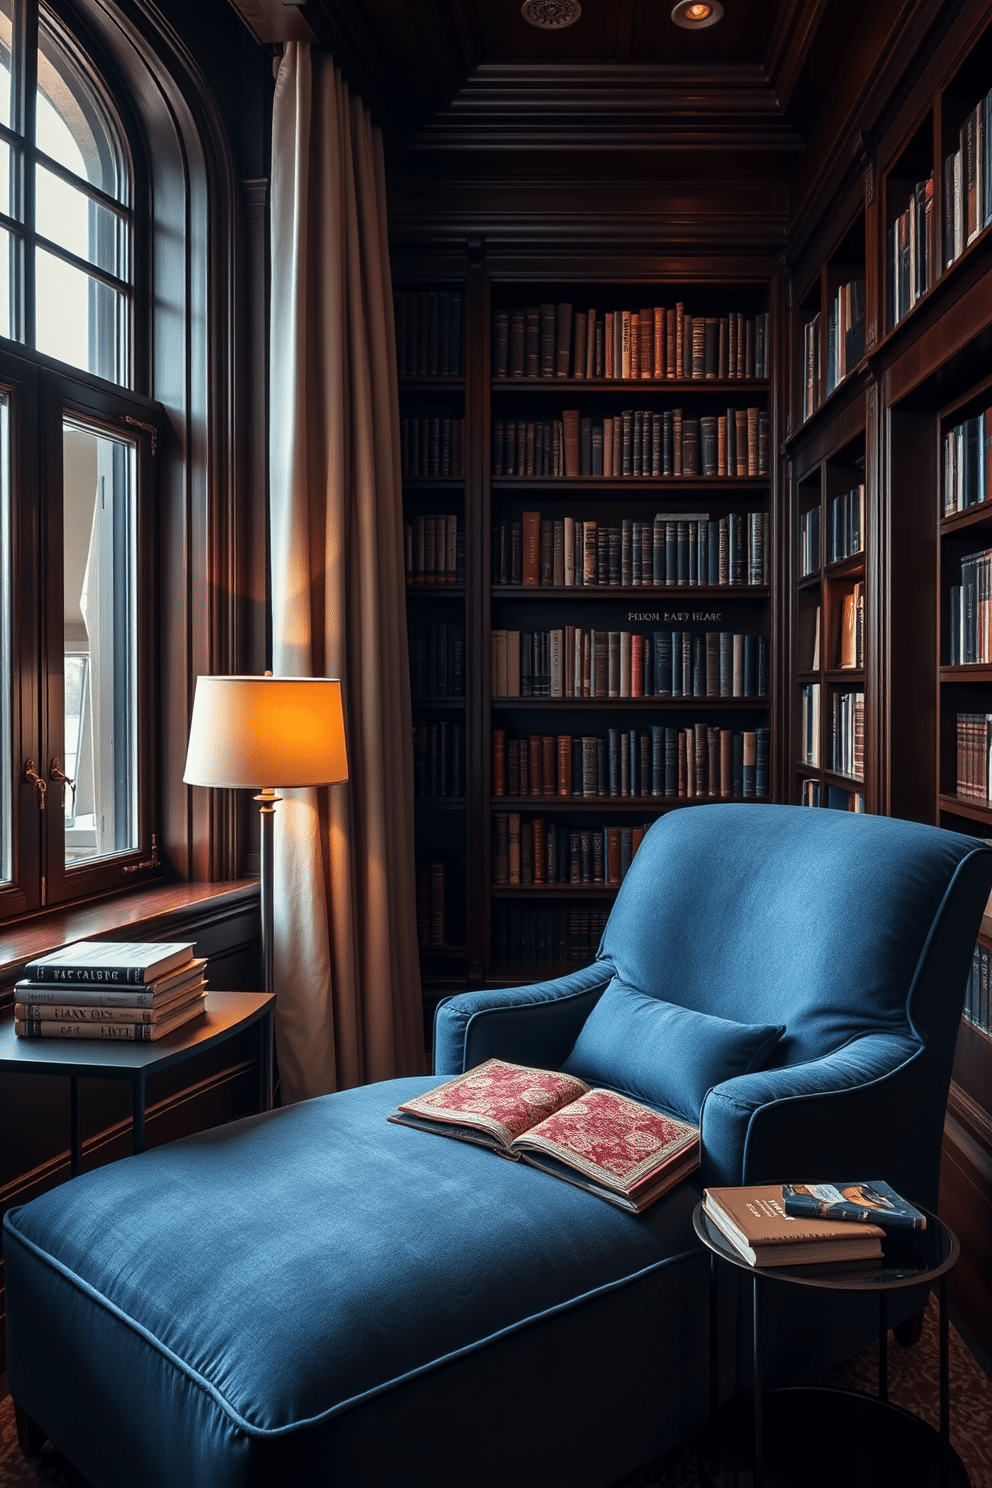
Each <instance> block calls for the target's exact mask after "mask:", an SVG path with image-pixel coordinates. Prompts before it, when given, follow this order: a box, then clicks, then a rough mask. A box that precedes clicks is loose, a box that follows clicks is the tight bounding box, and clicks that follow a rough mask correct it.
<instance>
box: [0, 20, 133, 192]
mask: <svg viewBox="0 0 992 1488" xmlns="http://www.w3.org/2000/svg"><path fill="white" fill-rule="evenodd" d="M0 3H3V0H0ZM58 32H59V23H58V21H57V20H56V19H55V18H54V17H53V16H52V14H51V13H50V12H49V11H46V10H45V9H44V8H41V9H40V11H39V17H38V94H37V103H38V126H37V127H38V148H39V149H40V150H44V152H45V154H46V155H50V156H51V157H52V159H53V160H57V161H58V163H59V165H64V166H65V167H66V169H67V170H71V171H73V172H74V173H75V174H76V175H77V176H82V178H83V179H84V180H86V181H89V182H90V183H91V185H93V186H99V187H100V189H101V190H102V191H105V192H106V193H107V195H108V196H114V197H116V198H117V199H118V201H123V200H125V196H124V192H125V189H126V182H127V172H126V170H125V168H124V163H123V161H122V158H121V152H120V149H119V148H118V145H117V131H116V129H115V127H114V126H113V124H112V123H111V121H110V120H109V119H108V117H107V114H106V110H105V108H104V106H103V103H102V99H101V97H100V93H99V90H98V88H97V87H96V86H95V85H94V83H93V82H92V81H91V80H90V79H89V78H87V77H85V76H84V75H83V73H82V72H81V71H80V68H79V67H78V66H77V64H76V62H75V61H74V59H73V58H72V56H71V54H70V53H69V50H68V48H64V47H63V46H62V45H61V44H60V41H59V34H58Z"/></svg>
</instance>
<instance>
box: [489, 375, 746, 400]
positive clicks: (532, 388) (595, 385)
mask: <svg viewBox="0 0 992 1488" xmlns="http://www.w3.org/2000/svg"><path fill="white" fill-rule="evenodd" d="M770 386H771V384H770V381H769V379H768V378H767V377H737V378H733V377H732V378H729V379H728V378H720V379H717V378H715V377H712V378H707V377H657V378H646V377H493V378H492V379H491V387H492V390H493V392H494V393H507V392H516V391H517V390H518V389H525V390H526V391H527V392H528V393H533V392H545V393H553V392H561V391H562V390H563V389H567V390H571V391H573V392H586V391H590V392H597V393H622V394H623V395H624V397H628V396H629V395H630V394H631V393H632V392H648V391H649V390H650V391H651V392H655V393H701V394H704V395H709V394H711V393H718V394H719V395H720V396H721V397H723V396H724V395H725V394H727V395H732V394H734V393H741V394H743V393H744V392H754V393H762V392H763V393H767V392H768V390H769V388H770Z"/></svg>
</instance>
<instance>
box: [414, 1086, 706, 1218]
mask: <svg viewBox="0 0 992 1488" xmlns="http://www.w3.org/2000/svg"><path fill="white" fill-rule="evenodd" d="M388 1120H390V1121H395V1122H398V1123H400V1124H401V1125H405V1126H413V1127H416V1128H418V1129H419V1130H421V1131H427V1132H432V1133H434V1134H435V1135H437V1136H445V1137H455V1138H457V1139H458V1140H459V1141H462V1142H474V1143H477V1144H478V1145H480V1146H483V1147H489V1148H491V1149H492V1150H493V1151H494V1152H496V1153H498V1154H499V1156H501V1157H506V1158H509V1159H511V1160H512V1161H518V1160H520V1159H522V1160H523V1161H524V1162H527V1163H530V1164H532V1165H533V1166H534V1167H537V1168H541V1169H542V1170H543V1171H544V1172H546V1173H550V1174H552V1175H553V1176H554V1177H556V1178H563V1179H564V1180H565V1181H566V1182H567V1183H573V1184H575V1185H576V1186H577V1187H578V1188H584V1189H586V1190H587V1191H588V1192H589V1193H593V1194H595V1195H596V1196H597V1197H598V1198H601V1199H605V1200H606V1201H607V1202H608V1203H610V1204H616V1205H617V1206H618V1207H619V1208H621V1209H627V1210H629V1211H630V1212H631V1213H635V1214H639V1213H640V1212H641V1211H642V1210H643V1209H646V1208H647V1207H648V1205H649V1204H652V1203H654V1201H655V1200H656V1199H659V1198H661V1196H662V1194H664V1193H667V1191H668V1190H669V1189H670V1188H672V1187H673V1186H674V1185H675V1184H676V1183H677V1182H678V1181H679V1179H680V1178H683V1177H684V1176H685V1175H686V1174H687V1173H691V1172H693V1171H694V1169H695V1168H696V1167H697V1166H698V1163H699V1129H698V1127H695V1126H690V1125H689V1124H688V1123H687V1122H684V1121H678V1120H676V1119H675V1118H674V1117H672V1116H664V1115H662V1114H661V1112H660V1111H654V1110H652V1109H651V1108H650V1107H648V1106H643V1105H640V1104H639V1103H638V1102H637V1101H632V1100H629V1099H628V1098H627V1097H626V1096H623V1095H618V1094H617V1093H616V1092H615V1091H612V1090H602V1089H591V1088H590V1087H589V1086H588V1085H587V1084H586V1083H585V1081H583V1080H579V1079H576V1077H575V1076H574V1075H566V1074H563V1073H560V1072H558V1071H555V1070H542V1069H531V1068H528V1067H527V1066H524V1065H517V1064H508V1063H506V1062H505V1061H504V1060H502V1059H487V1060H486V1061H485V1063H483V1064H480V1065H477V1066H476V1067H475V1068H474V1069H471V1070H468V1071H467V1072H466V1073H465V1074H463V1075H459V1076H458V1077H457V1078H456V1079H454V1080H449V1081H447V1082H446V1083H445V1084H443V1085H439V1086H438V1087H437V1088H436V1089H434V1090H429V1091H427V1092H426V1094H424V1095H420V1096H415V1097H414V1099H413V1100H409V1101H404V1102H403V1103H402V1104H401V1105H400V1106H399V1107H398V1108H397V1110H395V1111H394V1112H393V1113H392V1114H391V1115H390V1116H389V1117H388Z"/></svg>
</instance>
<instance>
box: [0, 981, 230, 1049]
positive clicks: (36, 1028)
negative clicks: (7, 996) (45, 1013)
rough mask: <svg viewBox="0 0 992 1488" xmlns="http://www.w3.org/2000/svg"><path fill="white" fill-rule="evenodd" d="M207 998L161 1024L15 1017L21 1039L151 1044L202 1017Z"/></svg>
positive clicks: (197, 999)
mask: <svg viewBox="0 0 992 1488" xmlns="http://www.w3.org/2000/svg"><path fill="white" fill-rule="evenodd" d="M206 996H207V994H206V993H205V992H201V993H198V994H197V996H195V997H194V998H193V1000H192V1001H185V1000H184V1001H183V1004H182V1006H181V1007H180V1008H178V1009H177V1010H175V1011H173V1012H172V1013H171V1014H170V1015H169V1016H168V1017H163V1018H162V1019H161V1020H160V1021H159V1022H157V1023H144V1022H139V1021H137V1017H136V1018H135V1019H134V1020H130V1021H128V1022H126V1023H119V1022H106V1021H102V1020H101V1021H99V1022H86V1021H82V1020H80V1021H73V1022H68V1023H66V1022H57V1021H56V1020H54V1019H49V1018H44V1017H37V1018H18V1017H16V1016H15V1018H14V1033H15V1034H16V1035H17V1037H18V1038H66V1039H102V1040H103V1041H104V1042H110V1043H114V1042H117V1043H143V1044H147V1043H150V1042H151V1041H152V1040H153V1039H160V1038H164V1037H165V1035H166V1034H167V1033H172V1031H173V1029H175V1028H181V1027H182V1026H183V1024H184V1023H190V1022H192V1020H193V1019H194V1018H198V1017H199V1016H200V1015H201V1013H203V1012H204V1011H205V1007H206ZM21 1006H23V1004H21ZM104 1011H107V1009H104ZM15 1012H16V1008H15Z"/></svg>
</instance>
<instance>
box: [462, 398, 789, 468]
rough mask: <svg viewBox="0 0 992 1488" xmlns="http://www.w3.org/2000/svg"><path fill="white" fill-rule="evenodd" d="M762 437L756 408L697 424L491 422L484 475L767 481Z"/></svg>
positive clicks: (643, 411) (765, 421) (674, 412)
mask: <svg viewBox="0 0 992 1488" xmlns="http://www.w3.org/2000/svg"><path fill="white" fill-rule="evenodd" d="M770 429H771V425H770V422H769V416H768V414H767V413H766V412H765V411H764V409H760V408H757V407H751V408H728V409H727V412H726V413H725V414H704V415H702V416H701V417H699V418H696V417H692V418H690V417H688V416H687V415H685V414H684V413H683V411H682V409H681V408H666V409H662V410H659V411H655V410H653V409H650V408H627V409H625V410H624V411H623V412H622V413H618V414H616V415H613V416H611V417H606V418H602V419H599V418H594V417H592V416H591V415H589V416H587V415H585V414H582V413H580V412H579V410H578V409H576V408H566V409H564V410H563V412H562V416H561V418H560V419H558V418H551V419H496V420H495V421H494V423H493V457H492V473H493V476H494V477H495V478H496V479H502V478H503V477H507V478H510V477H514V478H519V477H527V476H537V477H540V478H541V479H554V480H557V479H564V480H571V479H574V478H576V477H583V476H603V477H605V478H606V479H611V480H620V479H624V478H627V477H630V478H635V477H645V476H646V477H648V478H649V479H652V480H655V479H662V478H664V477H668V476H672V477H677V476H678V477H681V476H703V477H704V478H706V479H710V478H717V477H720V478H722V477H727V478H731V479H736V478H744V477H747V476H760V475H767V474H768V465H769V445H770Z"/></svg>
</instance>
